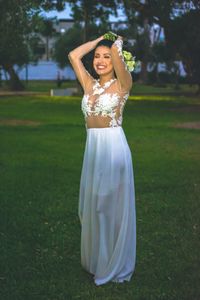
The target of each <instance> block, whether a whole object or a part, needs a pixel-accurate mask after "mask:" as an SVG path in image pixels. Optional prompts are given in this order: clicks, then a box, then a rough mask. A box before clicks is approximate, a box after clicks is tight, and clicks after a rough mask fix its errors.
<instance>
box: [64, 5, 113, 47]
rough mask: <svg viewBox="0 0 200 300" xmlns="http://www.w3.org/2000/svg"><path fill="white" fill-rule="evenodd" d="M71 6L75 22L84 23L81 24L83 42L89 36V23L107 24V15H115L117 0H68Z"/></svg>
mask: <svg viewBox="0 0 200 300" xmlns="http://www.w3.org/2000/svg"><path fill="white" fill-rule="evenodd" d="M65 2H69V3H70V4H71V6H72V16H73V18H74V20H75V22H77V23H79V24H80V23H81V22H83V23H84V26H83V42H86V41H87V40H88V38H89V37H90V35H91V34H90V29H91V25H94V24H95V23H96V22H98V24H106V23H107V24H108V18H109V15H111V14H115V15H117V1H115V0H109V1H101V2H97V1H94V0H80V1H78V2H77V1H76V0H69V1H65Z"/></svg>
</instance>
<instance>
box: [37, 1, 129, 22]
mask: <svg viewBox="0 0 200 300" xmlns="http://www.w3.org/2000/svg"><path fill="white" fill-rule="evenodd" d="M70 14H71V8H70V5H69V4H68V3H66V8H65V10H64V11H62V12H57V11H56V10H52V11H50V12H44V13H43V15H44V16H46V17H47V18H53V17H57V18H58V19H70V18H72V16H70ZM125 19H126V17H125V15H124V13H123V11H122V10H121V9H118V17H117V18H116V17H115V16H110V17H109V21H111V22H114V21H119V20H121V21H123V20H125Z"/></svg>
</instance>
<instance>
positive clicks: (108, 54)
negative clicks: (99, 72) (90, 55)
mask: <svg viewBox="0 0 200 300" xmlns="http://www.w3.org/2000/svg"><path fill="white" fill-rule="evenodd" d="M97 54H99V55H100V53H98V52H96V53H95V55H97ZM103 55H111V54H110V53H108V52H106V53H103Z"/></svg>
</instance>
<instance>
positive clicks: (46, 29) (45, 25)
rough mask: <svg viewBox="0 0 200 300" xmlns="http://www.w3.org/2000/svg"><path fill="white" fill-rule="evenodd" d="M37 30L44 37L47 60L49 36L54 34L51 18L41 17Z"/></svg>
mask: <svg viewBox="0 0 200 300" xmlns="http://www.w3.org/2000/svg"><path fill="white" fill-rule="evenodd" d="M39 32H40V33H41V34H42V35H43V36H44V37H45V39H46V57H47V60H49V38H51V37H52V36H53V35H54V34H55V29H54V27H53V20H51V19H46V18H45V19H42V20H41V24H40V28H39Z"/></svg>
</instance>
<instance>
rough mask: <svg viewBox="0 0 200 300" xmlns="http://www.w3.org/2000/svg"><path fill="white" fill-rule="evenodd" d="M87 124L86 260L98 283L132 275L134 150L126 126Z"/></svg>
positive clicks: (82, 207) (82, 209)
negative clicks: (129, 143) (126, 133)
mask: <svg viewBox="0 0 200 300" xmlns="http://www.w3.org/2000/svg"><path fill="white" fill-rule="evenodd" d="M86 130H87V139H86V145H85V152H84V159H83V166H82V173H81V181H80V193H79V218H80V222H81V264H82V266H83V268H84V269H85V270H87V271H88V272H89V273H91V274H93V275H94V282H95V284H96V285H101V284H105V283H107V282H109V281H113V282H123V281H125V280H126V281H129V280H130V279H131V276H132V274H133V272H134V268H135V257H136V214H135V189H134V174H133V167H132V158H131V152H130V149H129V146H128V144H127V140H126V137H125V134H124V131H123V129H122V127H113V128H112V127H109V128H88V129H86Z"/></svg>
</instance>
